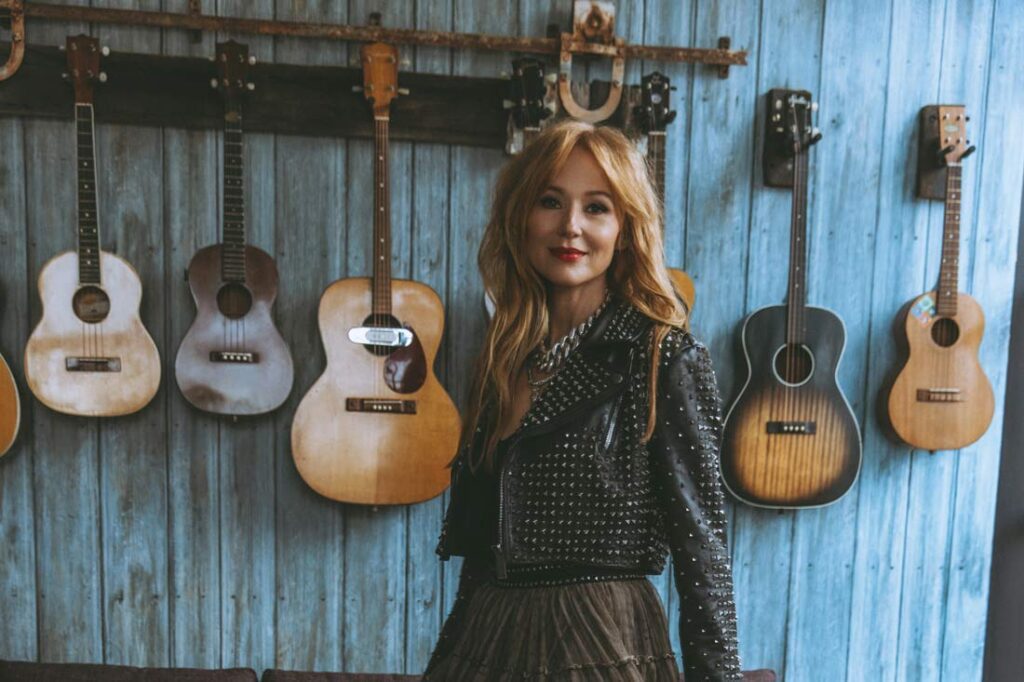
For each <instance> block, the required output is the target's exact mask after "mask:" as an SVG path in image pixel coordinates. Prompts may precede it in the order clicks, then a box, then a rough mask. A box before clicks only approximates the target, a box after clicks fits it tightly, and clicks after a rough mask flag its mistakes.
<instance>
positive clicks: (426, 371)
mask: <svg viewBox="0 0 1024 682" xmlns="http://www.w3.org/2000/svg"><path fill="white" fill-rule="evenodd" d="M362 60H363V81H364V85H363V91H364V93H365V95H366V97H367V99H369V100H370V102H371V103H372V105H373V118H374V164H373V197H374V204H373V205H374V210H373V277H371V278H366V277H352V278H347V279H342V280H338V281H337V282H334V283H333V284H331V285H330V286H329V287H328V288H327V290H326V291H325V292H324V294H323V296H322V297H321V298H320V312H319V322H320V335H321V337H322V339H323V343H324V350H325V352H326V354H327V367H326V369H325V370H324V373H323V374H322V375H321V376H320V378H319V379H317V381H316V383H314V384H313V386H312V388H310V389H309V392H308V393H307V394H306V395H305V397H304V398H303V399H302V402H301V403H300V404H299V408H298V410H297V411H296V413H295V421H294V422H293V423H292V457H293V458H294V459H295V466H296V468H297V469H298V470H299V474H300V475H301V476H302V478H303V479H304V480H305V481H306V483H308V484H309V485H310V487H312V488H313V489H314V490H316V491H317V492H318V493H320V494H321V495H324V496H325V497H329V498H331V499H333V500H340V501H342V502H351V503H359V504H411V503H413V502H420V501H423V500H428V499H430V498H432V497H435V496H436V495H439V494H440V493H441V492H442V491H443V490H444V489H445V488H446V487H447V486H448V483H449V482H450V480H451V471H450V470H449V469H448V468H447V464H448V462H449V461H451V458H452V456H453V455H454V453H455V451H456V450H457V448H458V440H459V432H460V420H459V413H458V410H456V408H455V404H454V403H453V402H452V400H451V398H450V397H449V396H448V394H447V393H446V392H445V390H444V387H442V386H441V384H440V382H438V380H437V378H436V377H435V376H434V372H433V365H434V358H435V357H436V355H437V348H438V346H439V345H440V343H441V334H442V332H443V330H444V308H443V307H442V304H441V299H440V298H439V297H438V295H437V294H436V293H435V292H434V290H433V289H431V288H430V287H429V286H427V285H426V284H422V283H420V282H414V281H411V280H401V279H394V278H392V277H391V219H390V206H389V196H388V190H389V174H388V132H389V130H388V128H389V124H390V104H391V100H393V99H394V98H395V97H396V96H397V95H398V94H402V93H400V92H399V91H398V87H397V84H398V53H397V51H396V50H395V48H394V47H393V46H391V45H385V44H383V43H373V44H369V45H366V46H364V47H363V49H362Z"/></svg>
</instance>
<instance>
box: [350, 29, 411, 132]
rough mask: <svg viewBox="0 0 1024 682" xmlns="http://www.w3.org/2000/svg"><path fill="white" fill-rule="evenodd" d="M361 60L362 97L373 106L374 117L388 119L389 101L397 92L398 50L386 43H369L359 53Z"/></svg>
mask: <svg viewBox="0 0 1024 682" xmlns="http://www.w3.org/2000/svg"><path fill="white" fill-rule="evenodd" d="M360 54H361V55H362V59H363V95H364V96H365V97H366V99H368V100H370V104H371V105H372V106H373V115H374V117H384V118H390V116H391V114H390V111H389V107H390V106H391V100H393V99H394V98H395V97H397V96H398V95H399V94H404V93H400V92H399V90H398V49H397V48H396V47H395V46H394V45H389V44H387V43H369V44H367V45H363V48H362V50H361V51H360Z"/></svg>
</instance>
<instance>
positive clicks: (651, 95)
mask: <svg viewBox="0 0 1024 682" xmlns="http://www.w3.org/2000/svg"><path fill="white" fill-rule="evenodd" d="M640 87H641V94H642V97H643V100H642V103H641V104H640V106H639V107H637V112H636V116H637V122H638V123H639V125H640V129H641V131H643V133H644V134H645V135H647V162H648V163H649V164H650V166H651V171H652V175H653V177H654V186H655V189H657V191H658V201H660V202H661V205H662V225H661V229H662V235H664V232H665V223H664V206H665V141H666V140H665V136H666V133H667V131H668V124H669V123H671V122H672V121H673V120H675V117H676V112H675V111H674V110H672V108H671V105H670V103H669V97H670V93H671V91H672V89H673V88H672V86H671V84H670V82H669V79H668V77H667V76H664V75H662V74H661V73H658V72H657V71H654V72H653V73H650V74H648V75H646V76H644V77H643V78H641V79H640ZM668 274H669V277H671V278H672V285H673V286H674V287H675V290H676V294H678V296H679V298H681V299H682V300H683V303H684V304H685V305H686V310H687V312H691V311H693V305H694V303H695V302H696V300H697V290H696V287H694V285H693V279H692V278H691V277H690V276H689V275H688V274H686V272H685V271H683V270H679V269H678V268H669V269H668Z"/></svg>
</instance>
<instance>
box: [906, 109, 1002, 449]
mask: <svg viewBox="0 0 1024 682" xmlns="http://www.w3.org/2000/svg"><path fill="white" fill-rule="evenodd" d="M929 118H930V119H931V120H929ZM923 120H924V122H925V123H930V124H931V125H934V126H936V127H937V128H938V138H939V140H940V142H939V144H940V146H941V148H940V149H939V150H936V151H937V152H938V153H939V155H940V158H941V160H942V161H943V162H944V163H945V165H946V169H947V170H946V199H945V219H944V227H943V233H942V261H941V263H940V265H939V283H938V286H937V287H936V288H935V289H933V290H932V291H928V292H925V293H923V294H921V295H919V296H916V297H914V298H912V299H911V300H910V301H908V302H907V303H906V305H904V306H903V309H902V310H901V311H900V313H899V316H898V317H897V325H898V328H899V329H900V330H901V331H902V333H903V338H902V339H901V340H903V341H904V345H905V347H906V348H907V349H908V350H909V357H908V358H907V360H906V363H905V364H904V365H903V367H902V369H901V370H900V372H899V375H898V376H897V377H896V380H895V381H894V383H893V385H892V388H891V389H890V391H889V400H888V411H889V420H890V422H891V423H892V427H893V429H894V430H895V431H896V434H897V435H898V436H899V437H900V438H901V439H902V440H903V441H904V442H906V443H907V444H909V445H912V446H914V447H916V448H921V449H923V450H955V449H957V448H962V447H964V446H967V445H970V444H971V443H973V442H974V441H976V440H978V439H979V438H981V436H982V435H983V434H984V433H985V431H986V430H988V427H989V424H990V423H991V422H992V415H993V413H994V412H995V397H994V395H993V393H992V385H991V384H990V383H989V380H988V377H986V376H985V372H984V370H983V369H982V368H981V364H980V363H979V362H978V347H979V346H980V345H981V339H982V335H983V333H984V331H985V314H984V313H983V312H982V310H981V306H980V305H978V302H977V301H976V300H974V299H973V298H971V297H970V296H968V295H967V294H966V293H964V292H962V291H958V289H957V286H958V281H959V263H960V197H961V193H960V184H961V183H960V177H961V170H962V166H961V162H962V161H963V159H964V158H965V157H966V156H968V155H969V154H971V153H972V152H973V151H974V147H970V146H968V145H969V142H968V140H967V114H966V113H965V109H964V107H963V106H939V107H938V111H937V113H935V114H932V115H931V116H930V117H927V116H926V117H924V119H923Z"/></svg>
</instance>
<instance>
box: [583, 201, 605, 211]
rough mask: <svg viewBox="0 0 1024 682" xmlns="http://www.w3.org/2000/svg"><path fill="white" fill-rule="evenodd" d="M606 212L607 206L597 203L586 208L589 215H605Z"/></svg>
mask: <svg viewBox="0 0 1024 682" xmlns="http://www.w3.org/2000/svg"><path fill="white" fill-rule="evenodd" d="M608 210H609V209H608V207H607V206H605V205H604V204H602V203H600V202H597V201H595V202H594V203H592V204H590V205H588V206H587V211H589V212H590V213H607V212H608Z"/></svg>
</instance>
